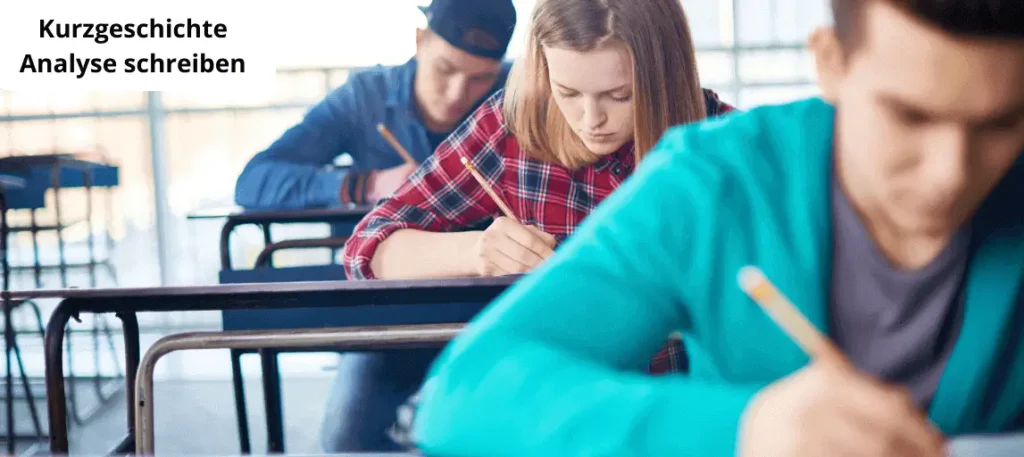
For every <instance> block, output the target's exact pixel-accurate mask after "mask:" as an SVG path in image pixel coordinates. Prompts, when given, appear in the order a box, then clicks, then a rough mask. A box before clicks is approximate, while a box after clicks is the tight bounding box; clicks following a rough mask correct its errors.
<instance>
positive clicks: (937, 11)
mask: <svg viewBox="0 0 1024 457" xmlns="http://www.w3.org/2000/svg"><path fill="white" fill-rule="evenodd" d="M870 1H884V2H886V3H888V4H890V5H893V6H895V7H897V8H900V9H902V10H903V11H906V12H908V13H910V14H911V15H913V16H914V17H916V18H918V19H920V20H922V21H924V22H926V23H928V24H931V25H933V26H935V27H938V28H940V29H941V30H944V31H946V32H947V33H951V34H954V35H962V36H965V37H973V38H997V39H998V38H1011V39H1022V38H1024V0H986V1H981V0H832V16H833V19H834V21H835V27H836V34H837V35H838V36H839V39H840V40H841V41H842V42H843V47H844V48H847V49H849V48H850V47H851V46H853V45H855V44H856V43H857V42H858V40H859V38H860V33H861V30H860V28H861V19H862V17H861V16H862V15H863V10H864V5H865V4H867V3H868V2H870Z"/></svg>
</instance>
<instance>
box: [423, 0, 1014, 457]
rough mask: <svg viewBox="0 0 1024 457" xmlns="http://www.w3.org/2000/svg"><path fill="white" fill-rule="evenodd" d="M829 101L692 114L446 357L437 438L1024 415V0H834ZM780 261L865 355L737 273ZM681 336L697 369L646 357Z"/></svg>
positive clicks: (866, 425) (553, 448)
mask: <svg viewBox="0 0 1024 457" xmlns="http://www.w3.org/2000/svg"><path fill="white" fill-rule="evenodd" d="M833 11H834V17H835V27H834V29H833V28H830V29H822V30H819V31H817V32H816V33H815V34H814V35H813V36H812V40H811V45H812V49H813V51H814V53H815V55H816V57H817V64H818V74H819V82H820V85H821V89H822V93H823V97H822V99H817V98H815V99H810V100H804V101H799V102H795V103H791V104H788V105H782V106H773V107H763V108H759V109H755V110H752V111H749V112H747V113H742V114H737V115H733V116H729V117H727V118H725V119H721V120H714V121H709V122H706V123H704V124H701V125H694V126H687V127H679V128H677V129H675V130H673V131H670V132H669V133H668V134H666V136H665V137H664V138H663V139H662V141H661V143H660V144H659V146H658V147H656V149H655V151H653V152H652V154H651V155H650V156H649V158H648V159H647V160H645V163H644V164H643V165H642V166H641V167H640V170H639V171H638V172H637V174H636V175H634V176H633V177H632V178H631V179H630V180H629V181H628V182H627V183H626V184H625V185H624V186H623V187H621V188H620V189H619V190H618V191H616V193H615V194H613V195H612V196H611V197H609V199H608V200H606V201H605V203H604V204H603V205H602V206H601V207H600V208H599V209H598V210H597V211H596V212H594V213H593V214H592V215H591V217H590V219H589V220H588V221H586V222H585V223H584V224H583V225H582V226H581V228H580V229H579V231H577V233H576V234H575V235H574V236H573V237H571V238H570V240H569V241H568V242H567V243H566V244H565V245H564V246H562V247H561V249H559V251H558V253H557V254H556V255H555V256H553V257H552V258H551V259H549V261H548V262H547V263H546V264H544V265H542V266H541V268H539V269H538V270H536V271H535V272H534V273H533V274H531V275H529V276H527V277H526V278H524V279H523V280H522V281H520V283H519V284H518V285H517V286H515V287H513V288H512V289H511V290H510V291H509V292H508V293H506V294H505V295H504V296H503V297H502V298H500V299H499V300H498V301H497V302H496V303H494V304H493V305H492V306H491V307H490V308H489V309H488V310H487V311H485V312H484V313H483V314H482V315H480V316H479V317H478V318H477V319H476V320H475V321H474V322H473V323H472V324H471V325H470V326H469V327H468V328H467V330H466V331H465V332H464V333H463V334H462V335H460V337H459V338H457V339H456V341H454V342H453V343H452V344H451V345H450V346H449V347H448V348H447V349H446V350H445V353H444V355H443V356H442V358H441V359H439V361H438V362H437V363H436V364H435V366H434V367H433V369H432V373H431V377H430V380H429V381H428V383H427V385H426V386H425V387H424V390H423V403H422V404H421V406H420V408H419V411H418V413H417V417H416V419H415V435H416V440H417V442H418V444H419V446H420V447H421V449H423V450H424V451H425V452H426V453H427V454H428V455H431V456H488V457H495V456H515V457H521V456H526V455H529V456H531V457H548V456H551V457H555V456H557V457H564V456H633V455H638V456H639V455H644V456H672V457H681V456H701V457H719V456H720V457H731V456H734V455H739V456H743V457H754V456H766V457H803V456H806V457H822V456H865V457H867V456H870V457H896V456H929V457H930V456H940V455H943V454H944V452H945V451H944V449H945V440H946V438H947V437H949V436H955V435H961V434H974V433H1003V432H1012V431H1024V209H1022V208H1024V203H1022V200H1024V157H1022V150H1024V83H1022V81H1024V2H1021V0H989V1H985V2H980V1H976V0H917V1H910V0H833ZM746 265H754V266H757V267H759V268H760V269H761V270H763V271H764V273H765V274H766V275H767V277H768V278H769V279H770V280H771V281H772V282H773V283H774V284H775V285H776V286H777V287H778V288H779V289H780V290H781V291H782V292H783V293H784V294H786V295H787V296H788V297H789V298H790V299H791V300H792V301H793V303H794V304H795V305H796V306H797V307H798V308H799V310H800V311H801V312H802V313H803V314H804V315H805V316H806V317H807V318H808V319H809V320H810V321H811V322H812V323H813V324H815V325H816V326H817V327H818V329H820V330H821V331H822V332H824V333H825V334H826V335H827V336H828V337H829V338H831V339H832V340H833V342H834V343H835V344H836V345H837V346H838V347H839V348H840V349H841V350H842V351H843V352H844V353H845V355H846V356H847V357H848V358H849V359H850V361H851V362H853V365H854V366H855V367H856V369H855V370H849V369H846V368H844V367H840V366H833V365H831V364H829V363H828V362H817V361H815V362H811V361H810V360H809V359H808V357H807V355H806V354H804V353H803V352H802V351H801V349H800V347H799V346H797V345H796V344H795V343H794V342H793V341H792V340H791V339H790V338H789V337H788V336H787V335H786V334H785V333H783V332H782V330H780V329H779V327H778V326H777V325H776V324H775V323H774V321H772V320H771V318H770V317H768V316H767V315H766V314H765V313H764V312H762V311H761V309H760V308H759V307H758V306H757V305H755V304H754V303H753V302H752V301H751V300H750V299H749V298H748V297H747V296H746V295H745V294H744V293H743V291H742V290H741V289H740V287H739V286H738V285H737V273H738V272H739V271H740V269H741V268H743V267H744V266H746ZM676 331H678V332H681V333H682V334H683V336H684V340H685V343H686V347H687V350H688V351H689V355H690V360H691V370H690V373H688V374H687V375H682V376H668V377H649V376H645V375H644V374H643V373H642V368H643V367H642V366H640V365H639V364H638V363H637V361H638V360H643V359H644V356H646V355H650V354H652V353H654V351H656V350H657V348H658V345H659V344H660V343H661V341H663V340H664V338H665V335H668V334H669V333H671V332H676Z"/></svg>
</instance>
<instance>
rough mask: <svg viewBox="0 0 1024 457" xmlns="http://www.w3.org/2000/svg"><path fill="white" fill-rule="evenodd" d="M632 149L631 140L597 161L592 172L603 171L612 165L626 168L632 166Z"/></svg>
mask: <svg viewBox="0 0 1024 457" xmlns="http://www.w3.org/2000/svg"><path fill="white" fill-rule="evenodd" d="M634 148H635V145H634V143H633V140H630V141H627V142H626V144H624V145H622V147H620V148H619V150H618V151H615V152H613V153H611V154H608V155H606V156H604V157H601V158H600V159H598V160H597V163H595V164H594V171H598V172H600V171H603V170H604V169H605V168H608V166H610V165H611V164H613V163H618V164H622V165H625V166H627V167H629V166H632V165H634V163H633V162H634V157H635V156H634Z"/></svg>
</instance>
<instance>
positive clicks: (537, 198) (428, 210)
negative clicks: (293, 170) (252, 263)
mask: <svg viewBox="0 0 1024 457" xmlns="http://www.w3.org/2000/svg"><path fill="white" fill-rule="evenodd" d="M503 99H504V92H503V91H499V92H498V93H496V94H494V95H493V96H492V97H491V98H490V99H488V100H487V101H486V102H485V103H484V104H483V105H482V106H480V108H478V109H477V111H476V112H475V113H473V115H472V116H471V117H470V118H469V119H468V120H467V121H466V122H464V123H463V124H462V125H460V126H459V127H458V129H456V130H455V131H454V132H453V133H452V134H451V136H449V137H448V139H447V140H445V142H444V143H442V144H441V145H440V146H439V147H438V148H437V150H436V151H435V152H434V154H433V155H432V156H431V157H430V158H429V159H428V160H427V161H426V162H424V163H423V165H422V166H421V167H420V168H419V170H417V171H416V173H415V174H413V175H412V176H411V177H410V178H409V182H407V183H406V184H405V185H403V186H402V187H401V188H400V189H398V191H396V192H395V194H394V195H393V196H392V197H390V198H388V199H385V200H382V201H381V202H380V203H379V205H378V206H377V207H376V208H375V209H374V210H373V211H371V212H370V213H369V214H368V215H367V216H366V217H365V218H363V220H362V221H361V222H360V223H359V225H358V226H356V228H355V231H354V232H353V235H352V237H351V238H350V239H349V241H348V243H346V245H345V249H344V252H343V262H344V266H345V271H346V273H347V274H348V277H349V278H353V279H372V278H373V271H371V270H370V259H372V258H373V255H374V252H376V250H377V247H378V246H379V245H380V243H381V242H382V241H384V239H385V238H387V237H388V236H390V235H391V234H392V233H394V232H396V231H398V230H402V229H418V230H424V231H428V232H453V231H458V230H465V229H467V228H473V227H486V224H487V223H489V221H491V220H492V219H493V218H494V217H496V216H500V215H501V210H500V209H499V208H498V206H497V204H496V203H495V202H494V200H492V199H491V197H490V196H489V195H488V194H487V193H486V192H484V190H483V188H482V187H481V186H480V185H479V183H477V181H476V180H475V179H474V178H473V176H472V175H471V174H470V173H469V171H468V170H466V167H465V166H464V165H463V164H462V162H461V158H462V157H465V158H467V159H468V160H470V161H471V162H473V164H474V165H475V166H476V168H477V169H478V170H479V171H480V174H481V175H483V177H484V179H486V180H487V182H488V184H490V185H491V187H492V188H494V190H495V191H496V192H498V193H499V194H501V196H502V198H503V199H504V200H505V201H506V202H507V203H508V205H509V207H510V208H511V210H512V212H513V213H514V214H515V216H516V218H517V219H518V220H519V221H520V222H522V223H523V224H525V225H534V226H536V227H537V228H539V229H540V230H542V231H544V232H546V233H549V234H551V235H553V236H554V237H555V238H556V239H557V240H558V242H559V243H561V242H562V241H564V240H565V239H566V238H567V237H568V236H569V235H572V233H573V231H575V230H576V227H577V226H578V225H579V224H580V223H581V222H582V221H583V219H584V218H586V217H587V216H588V215H589V214H590V213H591V211H593V210H594V207H596V206H597V205H598V204H600V203H601V201H602V200H604V199H605V197H607V196H608V195H609V194H611V193H612V191H614V190H615V189H616V188H618V187H619V185H620V184H622V182H623V181H624V180H625V179H626V178H627V177H629V175H630V174H631V173H632V172H633V168H634V166H635V163H634V162H635V160H634V157H633V144H632V142H630V143H627V144H626V145H624V146H623V147H622V148H621V149H619V150H618V151H617V152H615V153H613V154H610V155H607V156H604V157H602V158H601V159H600V160H598V161H597V162H596V163H594V164H593V165H591V166H588V167H585V168H582V169H578V170H569V169H567V168H565V167H562V166H561V165H558V164H555V163H549V162H543V161H540V160H537V159H535V158H533V157H531V156H530V155H529V153H527V151H524V150H523V149H522V148H520V147H519V143H518V142H517V141H516V138H515V137H514V136H512V134H511V133H510V132H509V131H508V129H507V128H506V127H505V121H504V117H503V115H502V112H501V108H502V101H503ZM705 100H706V102H707V105H708V113H709V114H710V115H717V114H721V113H723V112H726V111H730V110H732V107H730V106H728V105H726V104H725V103H722V102H721V101H719V100H718V97H717V95H715V94H714V93H713V92H711V91H708V90H705ZM670 343H671V344H668V345H666V347H665V348H664V349H662V351H661V352H660V353H659V354H658V355H656V356H655V357H654V359H653V360H652V362H651V367H650V371H652V372H655V373H665V372H672V371H679V370H681V369H684V368H685V355H684V354H683V353H682V346H681V344H680V343H679V342H678V341H675V340H672V341H670Z"/></svg>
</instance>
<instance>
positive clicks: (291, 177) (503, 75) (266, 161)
mask: <svg viewBox="0 0 1024 457" xmlns="http://www.w3.org/2000/svg"><path fill="white" fill-rule="evenodd" d="M509 67H510V63H508V62H506V63H504V64H503V65H502V69H501V72H500V74H499V77H498V81H497V82H496V83H495V85H494V87H493V88H492V89H491V91H490V92H489V93H488V94H487V95H485V96H484V97H482V98H481V99H480V101H479V102H478V103H477V105H479V104H480V103H483V101H484V100H485V99H486V98H487V96H489V95H491V94H493V93H494V92H496V91H497V90H498V89H500V88H502V87H504V85H505V80H506V79H507V78H508V71H509ZM415 74H416V60H415V59H411V60H409V61H408V62H407V63H405V64H403V65H399V66H391V67H384V66H380V65H378V66H376V67H373V68H370V69H366V70H362V71H360V72H357V73H354V74H352V75H350V76H349V78H348V81H347V82H346V83H345V84H344V85H342V86H341V87H338V88H337V89H335V90H334V91H333V92H331V93H330V94H329V95H328V96H327V97H326V98H324V99H323V100H321V101H320V102H319V103H317V104H316V105H315V106H314V107H313V108H312V109H310V110H309V112H308V113H306V115H305V117H304V118H303V119H302V121H301V122H299V123H298V124H296V125H295V126H292V127H291V128H289V129H288V130H287V131H286V132H285V133H284V135H282V136H281V137H280V138H278V139H277V140H276V141H274V143H272V144H271V145H270V147H268V148H267V149H266V150H264V151H262V152H260V153H259V154H256V156H255V157H253V158H252V160H250V161H249V163H248V165H246V167H245V169H244V170H243V171H242V174H241V176H239V177H238V181H237V183H236V184H235V203H237V204H238V205H240V206H242V207H244V208H246V209H268V210H269V209H301V208H316V207H330V206H337V205H339V204H340V203H341V200H340V190H341V182H342V179H343V178H344V176H345V173H347V172H348V170H344V169H337V168H334V167H332V165H333V163H334V161H335V159H336V158H337V157H338V156H340V155H342V154H344V153H348V154H349V155H350V156H351V157H352V167H351V170H354V171H357V172H358V171H367V170H381V169H385V168H391V167H395V166H398V165H401V164H402V158H401V157H400V156H399V155H398V153H397V152H395V150H394V148H392V147H391V145H389V144H388V143H387V141H385V140H384V138H382V137H381V136H380V134H379V133H378V132H377V124H378V123H383V124H384V125H385V126H387V128H388V130H390V131H391V133H392V134H394V136H395V138H397V139H398V141H399V142H400V143H402V146H404V147H405V148H406V149H408V150H409V153H410V154H412V156H413V157H414V158H416V159H417V160H418V161H420V162H422V161H423V160H425V159H426V158H427V157H428V156H429V155H430V154H432V153H433V152H434V151H433V149H432V148H431V146H430V141H429V140H428V138H427V128H426V126H425V125H424V124H423V122H422V120H421V119H420V118H419V115H418V114H417V112H416V108H415V103H414V99H413V78H414V76H415ZM474 110H476V106H474V107H473V109H472V110H470V113H471V112H472V111H474ZM468 115H469V113H467V117H468Z"/></svg>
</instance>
